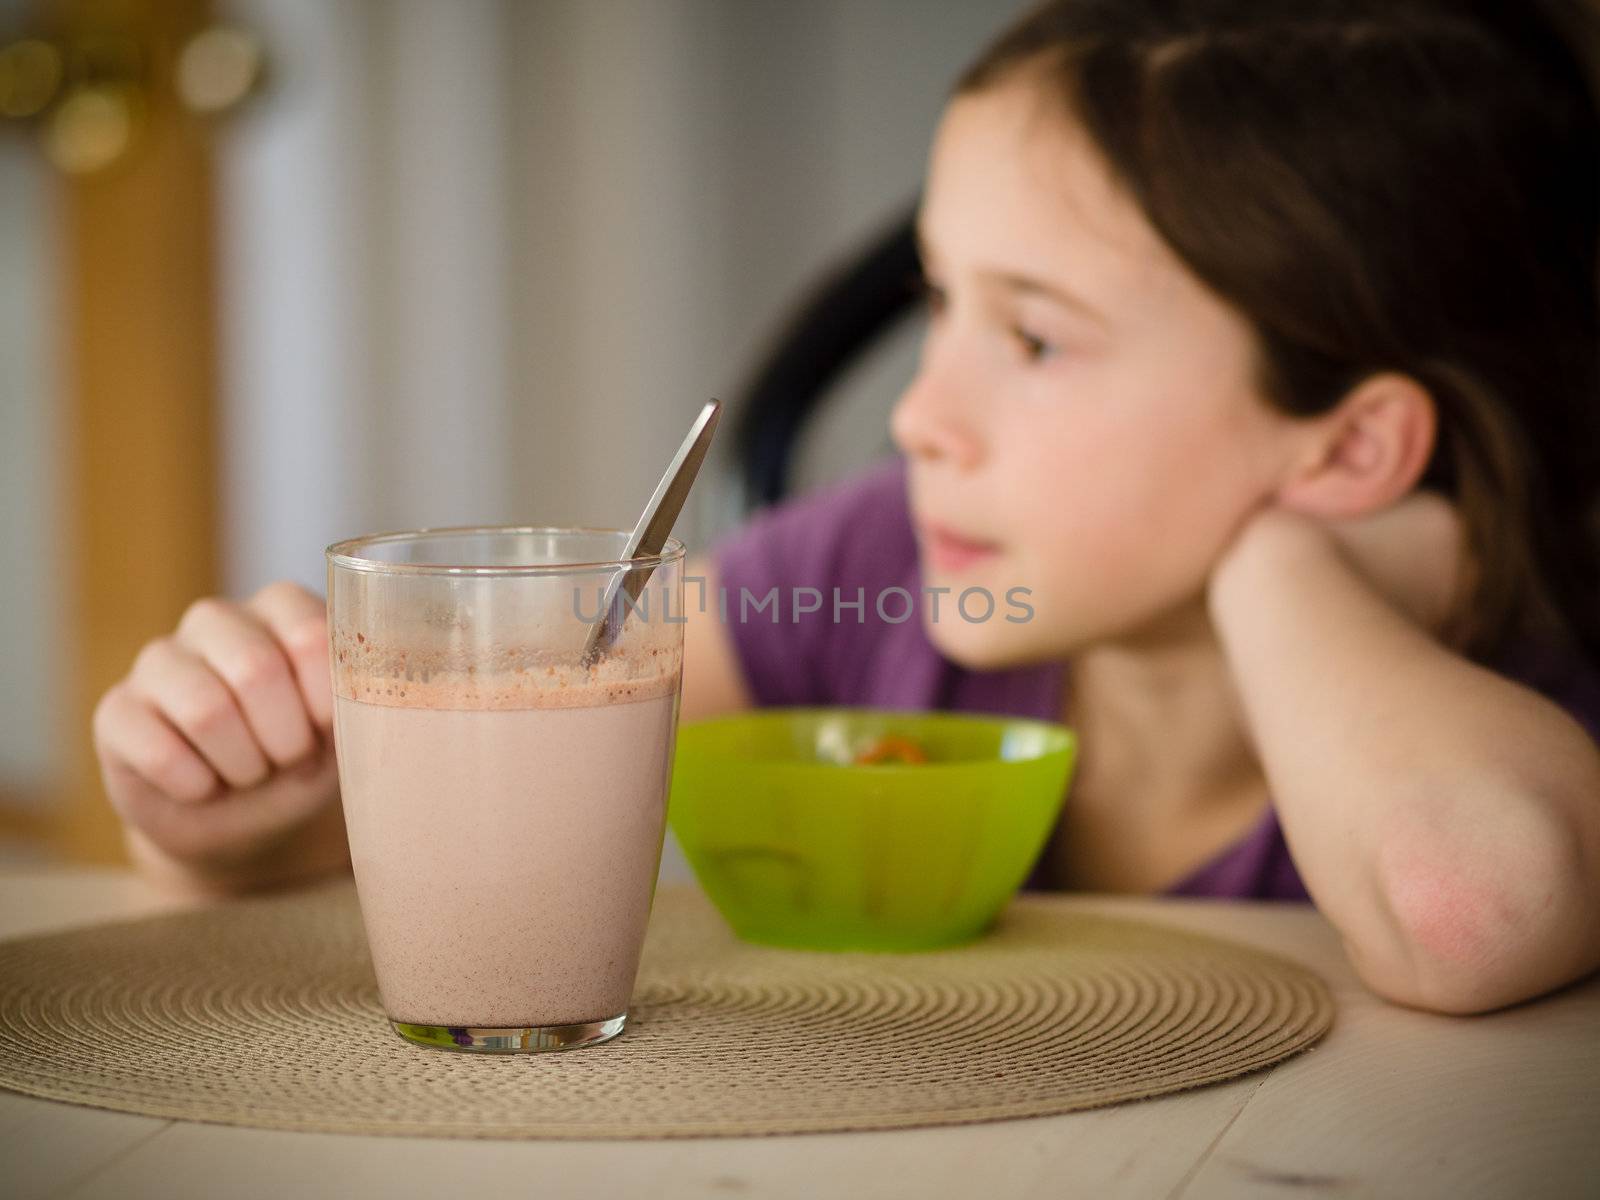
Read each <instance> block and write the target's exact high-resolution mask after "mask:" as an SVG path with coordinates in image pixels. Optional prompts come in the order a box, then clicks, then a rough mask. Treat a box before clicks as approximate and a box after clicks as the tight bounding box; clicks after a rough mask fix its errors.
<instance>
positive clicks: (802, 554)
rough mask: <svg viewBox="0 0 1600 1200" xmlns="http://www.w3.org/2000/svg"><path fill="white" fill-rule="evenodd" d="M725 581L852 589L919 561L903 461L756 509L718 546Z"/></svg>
mask: <svg viewBox="0 0 1600 1200" xmlns="http://www.w3.org/2000/svg"><path fill="white" fill-rule="evenodd" d="M716 557H717V565H718V566H719V567H720V568H721V569H722V570H723V572H724V578H725V579H726V578H727V575H728V573H729V572H731V573H732V574H734V575H737V576H739V577H740V579H741V580H742V581H744V583H745V586H750V585H752V584H766V585H767V586H768V587H771V586H777V587H779V588H782V587H784V586H786V585H787V586H790V587H813V588H818V589H821V590H823V591H824V593H825V594H826V593H827V591H828V589H830V588H832V587H833V586H835V585H836V584H838V585H844V584H848V585H849V586H851V587H852V588H854V587H857V586H863V585H866V584H868V583H869V582H870V581H871V580H872V579H875V578H876V579H881V581H882V582H883V583H884V584H885V586H887V585H888V581H889V580H891V579H897V578H899V577H900V576H901V575H903V574H904V571H905V568H906V567H907V566H909V565H912V564H914V563H915V562H916V557H917V546H916V538H915V535H914V534H913V531H912V528H911V515H910V510H909V508H908V506H907V503H906V467H905V460H904V459H902V458H899V457H894V458H889V459H886V460H884V461H883V462H880V463H875V464H874V465H873V466H871V467H869V468H867V469H866V470H864V471H861V472H859V473H858V474H856V475H853V476H851V477H850V478H848V479H845V480H843V481H842V482H839V483H836V484H833V485H832V486H830V487H826V488H823V489H820V490H818V491H815V492H811V493H808V494H807V495H804V496H801V497H798V498H796V499H793V500H788V501H785V502H784V503H782V504H779V505H776V506H774V507H772V508H769V509H765V510H763V511H762V512H760V513H757V514H756V515H755V516H754V517H752V518H751V519H750V520H749V521H747V522H746V523H745V524H744V525H743V526H742V527H741V528H739V529H738V530H736V531H735V532H734V533H733V534H732V535H731V536H729V537H728V538H726V539H724V540H723V541H722V542H721V543H720V544H719V545H718V547H717V550H716Z"/></svg>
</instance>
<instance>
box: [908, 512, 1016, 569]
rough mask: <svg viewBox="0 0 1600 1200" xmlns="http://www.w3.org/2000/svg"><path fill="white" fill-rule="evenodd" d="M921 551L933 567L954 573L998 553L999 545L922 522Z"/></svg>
mask: <svg viewBox="0 0 1600 1200" xmlns="http://www.w3.org/2000/svg"><path fill="white" fill-rule="evenodd" d="M922 550H923V554H924V555H925V556H926V558H927V561H928V563H929V565H930V566H932V567H933V569H934V570H936V571H939V572H948V573H956V572H960V571H965V570H968V569H970V568H972V567H974V566H977V565H978V564H979V563H981V562H983V561H985V560H986V559H989V558H993V557H994V556H995V555H996V554H998V553H999V552H1000V546H999V544H998V543H996V542H982V541H977V540H976V539H973V538H969V537H963V536H962V535H961V534H958V533H956V532H955V531H954V530H951V529H947V528H945V527H944V526H942V525H935V524H933V523H931V522H925V523H924V524H923V526H922Z"/></svg>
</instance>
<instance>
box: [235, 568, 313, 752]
mask: <svg viewBox="0 0 1600 1200" xmlns="http://www.w3.org/2000/svg"><path fill="white" fill-rule="evenodd" d="M246 607H247V608H248V609H249V610H250V611H251V612H252V613H254V614H255V616H257V617H258V618H259V619H260V620H261V622H262V623H263V624H264V625H265V626H266V627H267V629H268V630H270V631H271V633H272V636H273V637H274V638H275V639H276V640H277V642H278V645H280V646H281V647H283V649H284V652H285V653H286V654H287V655H288V656H289V662H290V664H291V666H292V667H293V669H294V678H295V683H296V685H297V686H298V687H299V689H300V696H301V698H302V700H304V702H305V707H306V711H307V712H309V713H310V714H311V719H312V720H313V721H315V722H316V724H317V726H318V728H320V729H323V730H327V729H331V728H333V677H332V672H331V670H330V668H329V663H328V610H327V606H326V605H325V604H324V603H323V600H322V598H321V597H320V596H317V595H314V594H312V593H311V592H308V591H306V589H305V588H303V587H300V586H299V585H298V584H293V583H274V584H269V585H268V586H267V587H264V588H262V589H261V590H260V591H259V592H257V593H256V594H255V595H254V596H253V597H252V598H251V599H250V602H249V603H248V604H247V605H246Z"/></svg>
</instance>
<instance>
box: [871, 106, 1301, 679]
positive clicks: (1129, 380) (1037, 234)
mask: <svg viewBox="0 0 1600 1200" xmlns="http://www.w3.org/2000/svg"><path fill="white" fill-rule="evenodd" d="M1047 103H1048V102H1047V101H1046V100H1045V99H1044V98H1043V95H1042V93H1041V92H1040V91H1039V90H1038V88H1037V87H1036V86H1035V85H1032V84H1030V83H1028V82H1026V81H1017V82H1010V83H1005V84H1001V85H999V86H997V87H995V88H993V89H991V90H989V91H986V92H983V93H979V94H976V95H971V96H964V97H960V98H958V99H956V100H955V101H953V102H952V103H951V105H950V107H949V109H948V110H947V111H946V113H945V116H944V119H943V121H942V122H941V124H940V127H939V131H938V135H937V137H936V139H935V142H934V147H933V153H932V157H931V161H930V165H929V175H928V181H927V187H926V191H925V198H924V203H923V206H922V211H921V213H920V217H919V231H920V233H921V237H922V243H923V258H924V266H925V269H926V272H927V276H928V282H929V287H930V324H929V330H928V334H927V339H926V342H925V344H924V346H923V351H922V359H921V365H920V367H919V370H918V372H917V375H916V378H915V379H914V380H913V381H912V382H911V384H910V386H909V387H908V388H907V389H906V391H905V393H904V395H903V396H902V397H901V399H900V401H899V404H898V406H897V407H896V409H895V412H894V416H893V421H892V428H893V431H894V436H895V440H896V442H897V443H898V444H899V445H900V448H901V449H902V450H903V451H904V452H905V454H906V456H907V458H908V460H909V462H910V500H911V508H912V515H913V519H914V520H915V522H916V525H917V535H918V541H919V545H920V549H921V554H922V566H923V574H924V579H923V583H924V586H928V587H949V588H951V589H952V592H951V595H950V596H948V597H946V598H943V601H942V603H941V604H940V606H939V611H938V616H937V619H932V617H931V605H929V604H924V605H923V619H924V623H925V624H926V626H927V628H928V632H929V634H930V636H931V637H932V639H933V641H934V643H935V645H937V646H938V647H939V648H940V649H941V650H943V651H944V652H945V653H946V654H947V655H948V656H950V657H951V658H953V659H955V660H957V661H959V662H963V663H965V664H967V665H969V666H973V667H999V666H1005V665H1009V664H1014V663H1020V662H1026V661H1030V660H1034V659H1040V658H1045V657H1049V656H1052V655H1061V654H1063V653H1066V652H1068V651H1070V650H1072V649H1073V648H1075V647H1078V646H1081V645H1084V644H1086V643H1088V642H1091V641H1096V640H1103V639H1108V638H1113V637H1124V638H1125V637H1130V636H1137V635H1140V634H1145V633H1154V632H1156V631H1158V630H1159V628H1160V626H1161V625H1162V624H1163V623H1164V621H1165V620H1168V619H1171V618H1173V617H1176V616H1178V615H1180V614H1181V613H1182V612H1183V610H1185V609H1187V608H1188V607H1189V606H1191V605H1192V604H1193V603H1195V602H1197V601H1198V600H1199V599H1200V598H1201V596H1202V594H1203V588H1204V584H1205V580H1206V576H1207V574H1208V572H1209V570H1210V567H1211V566H1212V564H1213V563H1214V562H1215V561H1216V559H1217V558H1218V556H1219V555H1220V554H1221V553H1222V551H1223V550H1224V549H1225V548H1226V547H1227V545H1228V544H1229V542H1230V541H1231V539H1232V537H1233V535H1234V534H1235V533H1236V532H1237V530H1238V529H1239V528H1240V527H1241V525H1242V524H1243V522H1244V521H1245V519H1246V518H1247V517H1248V516H1249V515H1250V514H1251V513H1252V512H1253V510H1254V509H1255V508H1256V507H1258V506H1259V505H1260V504H1261V503H1262V501H1263V500H1264V499H1265V498H1266V497H1268V496H1269V495H1270V494H1271V493H1272V491H1273V489H1274V486H1275V484H1276V483H1277V482H1278V480H1279V478H1280V476H1281V474H1282V472H1283V470H1284V468H1285V465H1286V463H1287V461H1288V451H1289V449H1290V441H1289V437H1288V431H1289V427H1290V422H1291V420H1292V419H1291V418H1289V417H1287V416H1283V415H1280V414H1278V413H1275V412H1273V411H1272V410H1270V409H1268V408H1267V406H1266V405H1265V403H1264V402H1263V401H1262V400H1261V399H1260V397H1259V395H1258V390H1257V387H1256V385H1255V383H1254V380H1253V375H1252V365H1253V340H1252V337H1251V335H1250V331H1249V328H1248V326H1247V325H1246V324H1245V322H1244V320H1243V319H1242V318H1241V317H1239V316H1238V315H1237V314H1236V313H1235V312H1233V310H1231V309H1230V308H1228V307H1227V306H1226V305H1224V304H1223V302H1222V301H1221V300H1220V299H1218V298H1217V297H1216V296H1214V295H1212V294H1211V293H1210V292H1208V291H1207V290H1206V289H1205V287H1204V286H1203V285H1202V284H1201V283H1200V282H1199V280H1198V279H1196V278H1195V277H1194V276H1193V275H1192V274H1191V273H1190V272H1189V271H1188V270H1187V269H1186V268H1185V267H1184V266H1183V265H1182V263H1181V262H1180V261H1179V260H1178V259H1177V258H1176V256H1175V255H1174V254H1173V253H1172V251H1171V250H1169V249H1168V248H1167V247H1166V245H1165V244H1164V243H1163V242H1162V241H1161V239H1160V238H1159V236H1158V235H1157V234H1156V232H1155V231H1154V230H1153V229H1152V228H1151V227H1150V225H1149V224H1148V222H1147V221H1146V220H1145V219H1144V217H1143V216H1142V214H1141V213H1140V212H1139V210H1138V208H1137V207H1136V206H1135V205H1134V203H1133V202H1132V201H1131V200H1130V199H1128V198H1127V197H1126V196H1125V195H1123V194H1122V193H1121V192H1119V191H1118V189H1117V187H1116V186H1115V185H1114V184H1113V182H1112V181H1111V178H1110V176H1109V175H1108V173H1107V171H1106V169H1105V167H1104V166H1103V165H1102V163H1101V161H1100V159H1099V158H1098V156H1097V153H1096V152H1095V150H1094V149H1093V147H1092V145H1091V143H1090V142H1089V141H1088V139H1087V137H1086V136H1085V135H1084V134H1083V133H1082V132H1081V131H1080V130H1079V129H1078V128H1077V127H1076V126H1075V125H1074V124H1073V123H1072V122H1071V121H1070V120H1068V119H1067V118H1066V117H1065V116H1060V115H1056V114H1055V113H1052V112H1048V111H1046V110H1045V108H1044V106H1045V105H1046V104H1047ZM1018 587H1023V588H1028V589H1030V592H1031V595H1028V596H1026V597H1025V600H1026V603H1027V604H1029V605H1031V606H1032V608H1033V610H1034V613H1033V616H1032V617H1031V619H1028V620H1026V621H1008V620H1006V617H1007V615H1010V616H1013V617H1020V616H1022V615H1023V614H1022V612H1021V610H1020V609H1019V608H1018V607H1016V606H1015V605H1011V606H1008V605H1007V603H1006V596H1007V593H1008V591H1009V590H1010V589H1012V588H1018ZM969 588H982V589H985V590H987V591H988V592H989V593H990V594H992V595H993V596H994V598H995V601H996V609H995V613H994V615H993V616H992V617H990V619H988V620H986V621H980V620H977V619H976V618H977V617H979V616H980V615H981V614H982V612H983V610H984V607H985V605H984V601H983V597H982V595H981V594H974V595H973V596H971V597H970V598H969V601H968V604H967V605H966V608H965V611H966V613H967V614H968V616H970V617H972V618H974V619H972V620H968V619H966V618H964V617H963V616H962V615H961V613H960V612H959V611H958V610H957V609H956V606H955V604H954V601H955V600H956V599H957V598H958V597H959V595H960V593H961V592H963V591H965V590H966V589H969Z"/></svg>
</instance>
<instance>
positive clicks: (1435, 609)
mask: <svg viewBox="0 0 1600 1200" xmlns="http://www.w3.org/2000/svg"><path fill="white" fill-rule="evenodd" d="M1307 552H1310V553H1318V552H1321V553H1335V554H1338V555H1340V556H1341V557H1342V558H1344V559H1345V560H1346V561H1347V562H1348V563H1349V564H1350V565H1351V566H1353V567H1354V568H1355V569H1356V570H1357V571H1358V572H1360V574H1361V575H1362V576H1363V577H1364V578H1365V579H1366V580H1367V582H1368V583H1370V584H1371V585H1372V587H1373V588H1374V589H1375V590H1376V591H1377V592H1378V593H1379V594H1380V595H1382V596H1383V597H1384V598H1385V599H1386V600H1388V601H1389V603H1390V604H1392V605H1394V606H1395V607H1396V608H1398V609H1399V610H1400V611H1401V612H1403V613H1405V614H1406V615H1407V616H1408V617H1410V618H1411V619H1412V620H1413V621H1415V622H1416V623H1417V624H1418V625H1420V626H1421V627H1422V628H1424V629H1426V630H1428V631H1429V632H1430V633H1433V634H1437V633H1439V632H1440V631H1441V630H1442V629H1443V628H1444V625H1445V622H1446V620H1447V618H1448V617H1449V615H1450V611H1451V606H1452V602H1453V600H1454V597H1455V595H1456V589H1457V586H1458V584H1459V583H1460V581H1461V579H1462V578H1463V575H1464V573H1465V572H1466V571H1467V570H1469V569H1470V561H1469V560H1470V556H1469V554H1468V552H1467V549H1466V544H1465V526H1464V524H1463V523H1462V520H1461V515H1460V513H1459V512H1458V511H1457V509H1456V507H1455V505H1454V504H1453V503H1451V502H1450V501H1449V500H1448V499H1446V498H1445V497H1444V496H1441V495H1439V494H1438V493H1436V492H1430V491H1415V492H1412V493H1411V494H1410V495H1409V496H1406V497H1405V498H1404V499H1402V500H1399V501H1397V502H1396V503H1394V504H1391V505H1390V506H1389V507H1388V508H1385V509H1383V510H1381V511H1379V512H1376V513H1371V514H1369V515H1367V516H1365V517H1357V518H1353V519H1319V518H1315V517H1309V516H1306V515H1304V514H1302V513H1297V512H1293V511H1291V510H1289V509H1285V508H1282V507H1279V506H1276V505H1273V506H1269V507H1266V508H1264V509H1262V510H1261V511H1259V512H1257V513H1256V514H1255V515H1254V516H1253V517H1251V518H1250V520H1249V521H1248V522H1247V523H1246V524H1245V526H1244V527H1243V528H1242V529H1241V530H1240V532H1239V535H1238V536H1237V537H1236V538H1235V539H1234V541H1233V544H1232V545H1231V546H1230V547H1229V548H1228V549H1227V550H1226V551H1225V552H1224V553H1223V555H1222V557H1221V558H1220V559H1219V560H1218V562H1217V564H1216V566H1215V567H1214V568H1213V569H1212V573H1211V581H1210V585H1211V590H1212V592H1213V593H1215V592H1216V591H1217V590H1218V587H1219V584H1220V582H1221V581H1222V580H1223V578H1224V577H1226V576H1230V575H1234V574H1240V573H1247V572H1248V570H1249V569H1250V567H1249V565H1248V564H1250V563H1251V562H1259V561H1260V560H1262V559H1276V560H1277V561H1278V562H1279V564H1280V566H1281V567H1287V568H1291V569H1292V563H1293V559H1294V557H1295V556H1296V555H1297V554H1303V553H1307Z"/></svg>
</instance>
